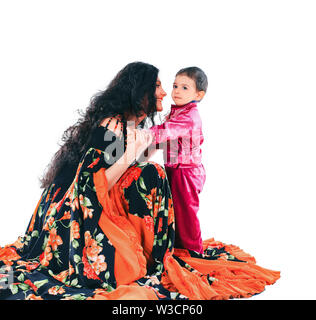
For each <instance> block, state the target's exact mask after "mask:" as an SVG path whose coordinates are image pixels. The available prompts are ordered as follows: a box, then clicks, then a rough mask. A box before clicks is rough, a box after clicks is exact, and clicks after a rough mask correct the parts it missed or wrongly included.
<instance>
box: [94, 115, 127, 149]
mask: <svg viewBox="0 0 316 320" xmlns="http://www.w3.org/2000/svg"><path fill="white" fill-rule="evenodd" d="M123 136H124V128H123V124H122V123H121V121H119V120H118V119H116V118H114V117H111V118H105V119H103V120H102V121H101V123H100V125H99V126H97V127H96V128H95V129H94V130H93V132H92V136H91V142H90V146H89V147H93V148H96V149H99V150H104V149H105V148H106V147H107V146H108V145H109V144H111V143H113V142H114V141H115V140H116V139H119V140H121V139H122V138H123Z"/></svg>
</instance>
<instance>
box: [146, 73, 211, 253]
mask: <svg viewBox="0 0 316 320" xmlns="http://www.w3.org/2000/svg"><path fill="white" fill-rule="evenodd" d="M207 85H208V82H207V76H206V75H205V73H204V72H203V71H202V70H201V69H200V68H197V67H189V68H184V69H181V70H180V71H178V72H177V74H176V78H175V81H174V84H173V90H172V99H173V101H174V103H175V104H174V105H172V106H171V112H170V115H169V116H168V117H167V120H166V121H165V122H164V123H163V124H161V125H157V126H153V127H151V128H150V131H151V133H152V135H153V143H156V144H163V143H167V148H164V152H165V154H164V156H165V157H164V158H165V168H166V173H167V176H168V180H169V183H170V187H171V193H172V198H173V204H174V212H175V228H176V238H175V247H177V248H184V249H190V250H194V251H197V252H199V253H203V246H202V238H201V229H200V223H199V220H198V217H197V213H198V210H199V196H198V195H199V193H200V192H201V191H202V189H203V185H204V183H205V170H204V166H203V164H202V162H201V160H202V154H201V144H202V143H203V134H202V121H201V117H200V115H199V112H198V108H197V103H198V102H200V101H201V100H202V99H203V97H204V95H205V93H206V90H207Z"/></svg>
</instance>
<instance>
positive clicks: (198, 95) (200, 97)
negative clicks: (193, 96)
mask: <svg viewBox="0 0 316 320" xmlns="http://www.w3.org/2000/svg"><path fill="white" fill-rule="evenodd" d="M204 96H205V91H203V90H202V91H198V93H197V98H198V100H199V101H201V100H202V99H203V98H204Z"/></svg>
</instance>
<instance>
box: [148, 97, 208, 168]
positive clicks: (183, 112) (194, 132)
mask: <svg viewBox="0 0 316 320" xmlns="http://www.w3.org/2000/svg"><path fill="white" fill-rule="evenodd" d="M150 131H151V133H152V135H153V143H156V144H160V148H161V147H163V148H164V153H165V166H168V167H179V166H181V167H195V166H197V165H199V164H201V160H202V150H201V145H202V143H203V141H204V138H203V134H202V120H201V117H200V114H199V111H198V108H197V104H196V102H190V103H188V104H186V105H184V106H176V105H172V106H171V112H170V114H169V116H168V118H167V120H166V121H165V122H164V123H163V124H161V125H157V126H153V127H151V128H150ZM166 142H167V143H166ZM161 144H163V145H162V146H161Z"/></svg>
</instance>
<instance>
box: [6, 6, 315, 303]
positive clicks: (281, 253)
mask: <svg viewBox="0 0 316 320" xmlns="http://www.w3.org/2000/svg"><path fill="white" fill-rule="evenodd" d="M315 8H316V6H315V2H314V1H304V0H303V1H290V0H287V1H278V0H273V1H269V0H265V1H254V0H252V1H202V0H195V1H186V0H181V1H178V0H172V1H171V0H169V1H164V0H160V1H137V0H135V1H118V0H116V1H111V2H110V1H93V0H89V1H78V0H76V1H65V0H64V1H57V0H55V1H43V0H41V1H34V0H28V1H14V0H12V1H10V2H9V1H1V2H0V32H1V33H0V37H1V38H0V43H1V50H0V106H1V126H0V133H1V158H0V161H1V164H0V168H1V171H0V175H1V183H0V188H1V190H0V197H1V198H0V199H1V208H0V245H1V246H3V245H5V244H8V243H11V242H13V241H15V240H16V238H17V237H18V236H19V235H23V234H24V232H25V230H26V227H27V224H28V222H29V220H30V218H31V215H32V213H33V210H34V209H35V206H36V204H37V201H38V199H39V197H40V195H41V192H42V190H41V189H40V188H39V182H38V178H39V177H40V176H41V174H42V173H43V170H44V169H45V167H46V165H47V164H48V163H49V161H50V159H51V157H52V156H53V154H54V153H55V152H56V151H57V150H58V144H57V142H60V138H61V136H62V133H63V131H64V130H65V129H66V128H68V127H69V126H70V125H72V124H73V123H74V122H75V121H76V120H77V119H78V113H77V111H76V110H77V109H82V110H85V108H86V107H87V106H88V104H89V100H90V98H91V97H92V95H93V94H95V93H96V92H98V91H99V90H103V89H105V87H106V86H107V85H108V83H109V81H110V80H111V79H112V78H113V77H114V76H115V74H116V73H117V72H118V71H119V70H120V69H121V68H122V67H124V66H125V65H126V64H127V63H129V62H133V61H144V62H148V63H151V64H154V65H155V66H157V67H158V68H159V69H160V78H161V80H162V84H163V87H164V89H165V91H166V92H167V93H168V97H166V98H165V100H164V108H165V112H167V111H168V110H169V106H170V104H171V103H172V101H171V98H170V93H171V88H172V82H173V79H174V74H175V73H176V72H177V71H178V69H180V68H182V67H187V66H192V65H197V66H199V67H201V68H202V69H203V70H204V71H205V72H206V73H207V75H208V78H209V90H208V92H207V95H206V97H205V98H204V100H203V101H202V102H201V103H200V105H199V110H200V113H201V115H202V119H203V126H204V127H203V130H204V136H205V143H204V145H203V160H204V165H205V167H206V170H207V181H206V184H205V188H204V190H203V192H202V194H201V198H200V199H201V209H200V212H199V215H200V221H201V227H202V235H203V239H207V238H211V237H214V238H215V239H216V240H220V241H223V242H225V243H233V244H236V245H238V246H240V247H241V248H243V249H244V250H245V251H246V252H249V253H251V254H253V255H254V256H255V257H256V259H257V263H258V264H259V265H260V266H263V267H266V268H270V269H274V270H280V271H281V279H280V280H279V281H278V282H277V283H276V284H275V285H273V286H268V287H267V288H266V290H265V291H264V292H263V293H262V294H260V295H258V296H255V297H253V298H251V299H315V298H316V293H315V286H316V281H315V278H316V277H315V262H316V258H315V244H316V241H315V218H314V217H315V213H316V210H315V207H316V202H315V192H316V167H315V164H316V150H315V138H316V126H315V123H316V111H315V108H316V97H315V85H316V63H315V61H316V60H315V57H316V45H315V30H316V19H315V16H316V10H315Z"/></svg>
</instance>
